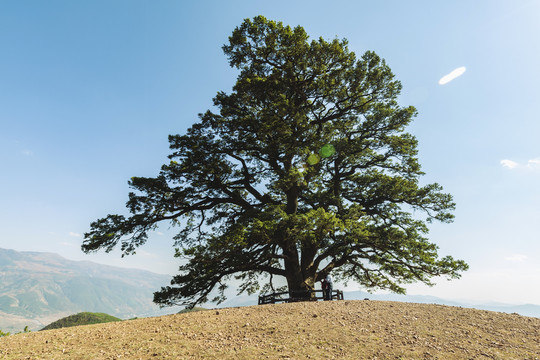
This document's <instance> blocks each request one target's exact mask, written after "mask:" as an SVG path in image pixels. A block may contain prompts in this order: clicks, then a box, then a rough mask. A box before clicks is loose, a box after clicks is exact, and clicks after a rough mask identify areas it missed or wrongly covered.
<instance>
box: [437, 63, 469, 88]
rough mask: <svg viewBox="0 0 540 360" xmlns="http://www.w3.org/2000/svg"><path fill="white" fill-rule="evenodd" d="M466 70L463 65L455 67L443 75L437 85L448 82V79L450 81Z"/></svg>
mask: <svg viewBox="0 0 540 360" xmlns="http://www.w3.org/2000/svg"><path fill="white" fill-rule="evenodd" d="M466 70H467V68H466V67H465V66H462V67H458V68H457V69H454V70H452V71H451V72H450V73H449V74H446V75H444V76H443V77H442V78H441V79H440V80H439V85H445V84H448V83H449V82H450V81H452V80H454V79H456V78H458V77H460V76H461V75H463V74H464V73H465V71H466Z"/></svg>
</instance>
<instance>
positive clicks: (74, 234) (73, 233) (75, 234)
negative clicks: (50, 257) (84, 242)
mask: <svg viewBox="0 0 540 360" xmlns="http://www.w3.org/2000/svg"><path fill="white" fill-rule="evenodd" d="M69 236H73V237H82V235H81V234H79V233H76V232H72V231H70V232H69Z"/></svg>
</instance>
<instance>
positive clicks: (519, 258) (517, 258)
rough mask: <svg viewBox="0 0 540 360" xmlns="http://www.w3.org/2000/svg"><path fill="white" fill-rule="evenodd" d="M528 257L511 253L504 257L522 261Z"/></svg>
mask: <svg viewBox="0 0 540 360" xmlns="http://www.w3.org/2000/svg"><path fill="white" fill-rule="evenodd" d="M527 259H528V256H527V255H522V254H513V255H512V256H508V257H505V258H504V260H506V261H514V262H523V261H525V260H527Z"/></svg>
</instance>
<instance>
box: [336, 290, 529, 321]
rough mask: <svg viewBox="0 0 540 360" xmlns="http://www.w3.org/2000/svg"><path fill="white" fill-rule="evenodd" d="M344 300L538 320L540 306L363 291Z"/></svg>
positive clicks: (350, 294) (354, 292)
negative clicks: (451, 308) (434, 306)
mask: <svg viewBox="0 0 540 360" xmlns="http://www.w3.org/2000/svg"><path fill="white" fill-rule="evenodd" d="M344 296H345V299H349V300H362V299H365V298H368V299H370V300H384V301H400V302H411V303H419V304H439V305H448V306H458V307H464V308H474V309H479V310H489V311H496V312H503V313H508V314H512V313H516V314H520V315H523V316H531V317H537V318H540V305H533V304H525V305H513V304H501V303H489V304H486V303H476V302H472V301H471V302H469V301H457V300H446V299H441V298H438V297H435V296H425V295H399V294H369V293H366V292H363V291H350V292H346V293H345V294H344Z"/></svg>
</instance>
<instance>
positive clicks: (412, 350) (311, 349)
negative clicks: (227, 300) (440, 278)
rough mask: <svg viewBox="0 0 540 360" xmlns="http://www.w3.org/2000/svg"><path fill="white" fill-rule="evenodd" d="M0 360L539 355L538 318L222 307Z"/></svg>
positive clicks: (445, 310) (44, 340)
mask: <svg viewBox="0 0 540 360" xmlns="http://www.w3.org/2000/svg"><path fill="white" fill-rule="evenodd" d="M0 358H2V359H17V360H20V359H92V360H94V359H145V360H146V359H520V360H523V359H540V319H538V318H529V317H524V316H520V315H516V314H502V313H495V312H490V311H481V310H473V309H466V308H458V307H448V306H441V305H426V304H410V303H396V302H385V301H347V300H345V301H331V302H305V303H291V304H276V305H262V306H251V307H242V308H227V309H216V310H208V311H201V312H195V313H186V314H177V315H169V316H162V317H156V318H146V319H136V320H129V321H123V322H117V323H107V324H99V325H87V326H79V327H72V328H64V329H57V330H48V331H42V332H35V333H28V334H18V335H12V336H8V337H4V338H0Z"/></svg>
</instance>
